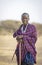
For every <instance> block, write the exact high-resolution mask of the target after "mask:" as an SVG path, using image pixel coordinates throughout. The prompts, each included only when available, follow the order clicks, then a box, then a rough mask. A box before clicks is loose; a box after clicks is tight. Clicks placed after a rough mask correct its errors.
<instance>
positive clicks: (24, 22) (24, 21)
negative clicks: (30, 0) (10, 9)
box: [22, 15, 29, 25]
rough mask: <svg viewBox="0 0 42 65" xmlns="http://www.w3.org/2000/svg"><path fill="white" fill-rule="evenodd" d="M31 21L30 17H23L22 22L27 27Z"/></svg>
mask: <svg viewBox="0 0 42 65" xmlns="http://www.w3.org/2000/svg"><path fill="white" fill-rule="evenodd" d="M28 21H29V17H28V16H27V15H24V16H22V22H23V24H24V25H27V24H28Z"/></svg>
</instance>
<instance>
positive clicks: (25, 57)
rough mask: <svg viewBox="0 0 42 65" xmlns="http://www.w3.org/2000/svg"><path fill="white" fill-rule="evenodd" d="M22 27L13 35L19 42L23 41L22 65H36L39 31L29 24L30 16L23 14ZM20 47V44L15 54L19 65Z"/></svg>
mask: <svg viewBox="0 0 42 65" xmlns="http://www.w3.org/2000/svg"><path fill="white" fill-rule="evenodd" d="M21 20H22V25H21V26H20V28H19V29H18V30H17V31H16V32H15V33H14V34H13V37H16V39H17V41H20V40H21V65H34V63H36V54H37V52H36V47H35V43H36V41H37V31H36V28H35V26H34V25H32V24H29V23H28V22H29V14H28V13H23V14H22V16H21ZM19 45H20V42H18V44H17V47H16V50H15V54H16V57H17V63H18V65H19V60H20V59H19Z"/></svg>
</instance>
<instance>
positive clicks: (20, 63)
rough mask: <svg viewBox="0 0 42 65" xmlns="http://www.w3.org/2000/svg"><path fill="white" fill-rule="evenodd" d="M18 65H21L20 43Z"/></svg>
mask: <svg viewBox="0 0 42 65" xmlns="http://www.w3.org/2000/svg"><path fill="white" fill-rule="evenodd" d="M19 65H21V42H20V44H19Z"/></svg>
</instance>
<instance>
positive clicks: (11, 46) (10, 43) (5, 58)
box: [0, 35, 42, 65]
mask: <svg viewBox="0 0 42 65" xmlns="http://www.w3.org/2000/svg"><path fill="white" fill-rule="evenodd" d="M16 45H17V41H16V39H15V38H13V36H12V35H0V65H17V62H16V56H15V57H14V59H13V61H12V60H11V59H12V55H13V53H14V51H15V48H16ZM36 50H37V64H36V65H42V36H40V37H38V40H37V42H36Z"/></svg>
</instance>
